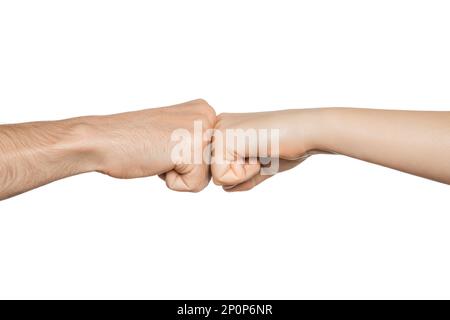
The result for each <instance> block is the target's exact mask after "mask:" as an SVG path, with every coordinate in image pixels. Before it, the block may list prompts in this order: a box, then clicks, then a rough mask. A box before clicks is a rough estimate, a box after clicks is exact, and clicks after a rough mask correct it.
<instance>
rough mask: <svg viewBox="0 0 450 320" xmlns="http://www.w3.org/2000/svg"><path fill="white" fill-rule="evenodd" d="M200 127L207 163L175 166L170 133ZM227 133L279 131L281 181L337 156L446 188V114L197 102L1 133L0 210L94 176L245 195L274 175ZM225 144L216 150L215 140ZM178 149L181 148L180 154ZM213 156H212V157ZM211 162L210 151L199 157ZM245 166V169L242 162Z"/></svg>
mask: <svg viewBox="0 0 450 320" xmlns="http://www.w3.org/2000/svg"><path fill="white" fill-rule="evenodd" d="M195 121H199V122H200V123H201V125H202V129H201V133H202V135H201V136H202V137H201V138H200V142H199V143H198V144H194V145H191V144H187V145H189V148H191V151H193V152H199V153H200V154H201V153H202V152H203V151H204V150H205V149H206V147H207V146H208V145H209V143H210V140H211V137H210V136H209V135H207V134H205V133H207V132H208V131H209V130H211V129H213V128H215V133H214V136H213V137H212V157H213V160H214V161H213V162H212V164H211V166H209V161H206V160H208V159H205V158H202V159H200V161H199V162H198V161H196V162H193V161H192V160H193V159H192V157H191V158H187V159H177V160H174V159H173V157H172V151H173V150H174V148H176V147H177V145H178V146H179V145H180V142H178V141H174V140H173V139H172V134H173V132H174V131H175V130H178V129H180V128H181V129H184V130H185V131H186V132H187V133H188V136H194V122H195ZM227 129H241V130H242V129H243V130H247V129H277V130H279V133H280V135H279V138H280V139H279V152H278V153H277V154H269V155H268V156H269V157H277V158H279V159H280V172H281V171H286V170H289V169H292V168H293V167H295V166H297V165H298V164H299V163H301V162H302V161H304V160H305V159H306V158H308V157H310V156H311V155H314V154H317V153H337V154H343V155H347V156H350V157H353V158H357V159H361V160H364V161H369V162H372V163H376V164H380V165H383V166H386V167H390V168H394V169H397V170H401V171H404V172H408V173H411V174H415V175H418V176H422V177H425V178H429V179H433V180H436V181H440V182H443V183H447V184H450V112H422V111H395V110H373V109H350V108H323V109H300V110H283V111H274V112H260V113H241V114H226V113H225V114H221V115H219V116H218V117H216V116H215V112H214V110H213V109H212V108H211V107H210V106H209V105H208V103H206V102H205V101H204V100H201V99H200V100H194V101H190V102H186V103H182V104H179V105H175V106H170V107H165V108H155V109H147V110H141V111H135V112H128V113H122V114H116V115H108V116H89V117H80V118H73V119H67V120H61V121H47V122H33V123H23V124H15V125H1V126H0V200H2V199H7V198H9V197H12V196H15V195H17V194H20V193H23V192H25V191H28V190H31V189H34V188H37V187H39V186H42V185H45V184H47V183H50V182H52V181H55V180H59V179H62V178H65V177H69V176H73V175H77V174H81V173H85V172H101V173H104V174H107V175H109V176H111V177H115V178H121V179H131V178H138V177H148V176H153V175H159V176H160V177H161V178H162V179H163V180H165V182H166V184H167V186H168V187H169V188H170V189H172V190H176V191H190V192H197V191H200V190H202V189H203V188H205V187H206V186H207V185H208V182H209V180H210V170H211V173H212V176H213V179H214V182H215V183H216V184H218V185H222V186H223V188H224V189H225V190H227V191H245V190H249V189H251V188H253V187H254V186H256V185H258V184H259V183H261V182H263V181H264V180H266V179H268V178H270V177H271V176H272V175H263V174H261V164H260V162H259V160H260V156H261V150H260V148H259V143H260V142H263V143H264V144H269V145H270V143H271V141H270V137H268V138H267V139H266V141H257V146H252V145H249V146H247V148H244V149H243V150H239V149H238V148H234V147H230V146H229V145H228V144H227V143H226V135H225V134H224V133H225V132H226V130H227ZM219 133H222V134H223V135H222V137H225V141H222V142H221V139H220V134H219ZM184 143H185V142H182V143H181V145H183V144H184ZM219 151H220V152H219ZM207 155H208V156H209V155H210V154H209V150H208V149H207ZM242 161H243V162H242Z"/></svg>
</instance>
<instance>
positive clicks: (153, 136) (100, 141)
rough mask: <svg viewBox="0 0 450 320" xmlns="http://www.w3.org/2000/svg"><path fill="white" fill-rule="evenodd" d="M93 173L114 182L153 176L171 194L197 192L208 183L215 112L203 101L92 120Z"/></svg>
mask: <svg viewBox="0 0 450 320" xmlns="http://www.w3.org/2000/svg"><path fill="white" fill-rule="evenodd" d="M92 121H93V122H94V124H95V125H94V126H93V127H94V130H95V132H96V133H95V134H94V135H93V136H94V137H95V138H94V139H93V140H94V141H93V143H94V144H96V147H95V149H96V150H97V158H98V163H99V165H98V170H97V171H99V172H102V173H105V174H107V175H110V176H112V177H116V178H123V179H128V178H138V177H147V176H153V175H159V177H160V178H162V179H163V180H164V181H165V182H166V185H167V187H169V188H170V189H172V190H176V191H191V192H198V191H200V190H202V189H203V188H205V187H206V186H207V185H208V183H209V180H210V173H209V159H208V158H209V155H210V153H209V151H208V145H209V144H210V139H211V133H212V129H213V126H214V122H215V112H214V109H213V108H211V107H210V106H209V105H208V103H207V102H206V101H204V100H201V99H199V100H194V101H190V102H186V103H182V104H179V105H175V106H170V107H163V108H155V109H147V110H142V111H135V112H128V113H122V114H117V115H111V116H105V117H94V119H92Z"/></svg>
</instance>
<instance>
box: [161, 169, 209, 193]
mask: <svg viewBox="0 0 450 320" xmlns="http://www.w3.org/2000/svg"><path fill="white" fill-rule="evenodd" d="M186 168H188V169H186ZM209 180H210V174H209V169H208V166H206V165H194V166H182V167H179V168H175V169H174V170H171V171H169V172H167V173H166V174H165V181H166V185H167V187H168V188H169V189H171V190H174V191H181V192H183V191H184V192H199V191H201V190H203V189H204V188H205V187H206V186H207V185H208V183H209Z"/></svg>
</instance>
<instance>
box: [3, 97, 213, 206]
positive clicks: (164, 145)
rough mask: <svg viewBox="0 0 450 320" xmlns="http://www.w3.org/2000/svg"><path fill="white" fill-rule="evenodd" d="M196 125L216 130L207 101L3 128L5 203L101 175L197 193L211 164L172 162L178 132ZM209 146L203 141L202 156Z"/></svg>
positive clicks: (205, 181) (204, 184)
mask: <svg viewBox="0 0 450 320" xmlns="http://www.w3.org/2000/svg"><path fill="white" fill-rule="evenodd" d="M194 121H201V123H202V128H203V130H204V131H206V130H208V129H212V128H213V126H214V122H215V112H214V110H213V109H212V108H211V107H210V106H209V105H208V103H206V102H205V101H204V100H194V101H190V102H186V103H182V104H179V105H175V106H170V107H164V108H155V109H147V110H142V111H135V112H128V113H122V114H116V115H108V116H90V117H80V118H74V119H68V120H61V121H49V122H33V123H24V124H15V125H2V126H0V200H2V199H7V198H9V197H12V196H15V195H17V194H20V193H23V192H25V191H28V190H31V189H34V188H37V187H39V186H42V185H45V184H47V183H50V182H52V181H55V180H59V179H62V178H65V177H69V176H73V175H77V174H81V173H86V172H94V171H96V172H101V173H104V174H107V175H109V176H111V177H115V178H121V179H131V178H138V177H148V176H153V175H159V176H160V177H161V178H162V179H163V180H165V182H166V184H167V186H168V187H169V188H170V189H172V190H176V191H191V192H197V191H200V190H202V189H203V188H205V187H206V186H207V185H208V183H209V180H210V173H209V166H208V164H207V163H206V162H201V163H199V164H192V161H185V162H182V161H181V162H173V161H172V160H171V151H172V149H173V147H174V145H175V143H176V142H174V141H172V139H171V134H172V132H173V131H174V130H176V129H180V128H182V129H186V130H188V132H190V133H192V132H193V123H194ZM208 143H209V139H203V140H202V141H201V143H200V144H199V145H198V148H199V149H201V150H200V152H201V151H202V150H203V149H204V148H205V147H206V145H207V144H208Z"/></svg>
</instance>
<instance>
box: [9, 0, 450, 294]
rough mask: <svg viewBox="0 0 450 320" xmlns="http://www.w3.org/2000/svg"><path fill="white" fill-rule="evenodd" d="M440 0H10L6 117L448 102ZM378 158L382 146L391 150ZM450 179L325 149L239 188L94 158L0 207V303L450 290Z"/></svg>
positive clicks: (444, 106) (448, 51)
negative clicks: (187, 181)
mask: <svg viewBox="0 0 450 320" xmlns="http://www.w3.org/2000/svg"><path fill="white" fill-rule="evenodd" d="M449 16H450V4H449V2H448V1H429V0H428V1H411V0H409V1H393V0H389V1H380V0H378V1H317V0H315V1H303V2H301V1H271V2H270V1H261V0H258V1H230V0H228V1H222V2H219V1H206V0H205V1H193V0H190V1H167V0H165V1H158V2H157V1H154V2H150V1H92V0H91V1H1V2H0V122H2V123H16V122H23V121H31V120H51V119H60V118H67V117H72V116H78V115H86V114H109V113H115V112H121V111H128V110H134V109H140V108H143V107H156V106H163V105H170V104H175V103H179V102H182V101H186V100H190V99H195V98H200V97H202V98H205V99H206V100H208V102H209V103H210V104H211V105H212V106H214V107H215V108H216V110H217V112H218V113H220V112H225V111H227V112H247V111H262V110H273V109H283V108H294V107H298V108H304V107H322V106H351V107H372V108H387V109H417V110H422V109H423V110H450V58H449V57H450V41H449V34H450V19H449ZM386 156H389V155H386ZM449 200H450V189H449V187H448V186H446V185H444V184H440V183H437V182H432V181H427V180H425V179H421V178H418V177H414V176H411V175H408V174H404V173H400V172H396V171H394V170H391V169H386V168H383V167H379V166H376V165H371V164H367V163H363V162H361V161H358V160H354V159H350V158H346V157H342V156H326V155H320V156H315V157H312V158H311V159H308V160H307V161H306V162H305V163H303V164H302V165H301V166H299V167H298V168H296V169H294V170H292V171H290V172H288V173H283V174H280V175H279V176H277V177H275V178H273V179H270V180H268V181H267V182H265V183H264V184H262V185H261V186H259V187H257V188H256V189H255V190H253V191H250V192H247V193H234V194H228V193H225V192H223V191H222V189H221V188H218V187H216V186H214V185H210V186H209V187H208V188H207V189H206V190H205V191H204V192H201V193H199V194H185V193H175V192H173V191H169V190H167V189H166V188H165V185H164V183H163V182H162V181H160V180H159V179H158V178H146V179H138V180H128V181H121V180H114V179H112V178H109V177H106V176H102V175H100V174H96V173H92V174H86V175H81V176H77V177H74V178H70V179H66V180H62V181H58V182H56V183H53V184H51V185H49V186H45V187H42V188H40V189H38V190H35V191H32V192H29V193H27V194H24V195H21V196H18V197H15V198H12V199H10V200H7V201H3V202H1V203H0V298H138V299H140V298H212V299H214V298H255V299H257V298H269V299H270V298H344V299H345V298H450V272H449V270H450V254H449V245H450V201H449Z"/></svg>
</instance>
